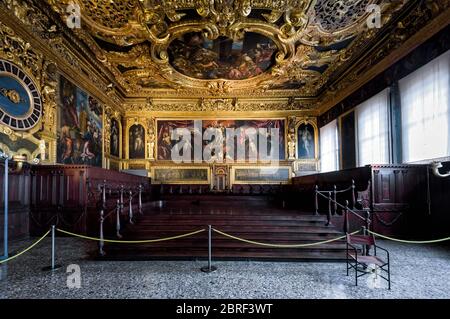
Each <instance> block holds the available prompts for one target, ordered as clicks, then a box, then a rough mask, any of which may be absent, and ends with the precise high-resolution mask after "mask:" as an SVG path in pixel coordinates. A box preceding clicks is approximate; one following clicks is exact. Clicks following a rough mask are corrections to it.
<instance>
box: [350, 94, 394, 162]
mask: <svg viewBox="0 0 450 319" xmlns="http://www.w3.org/2000/svg"><path fill="white" fill-rule="evenodd" d="M388 93H389V91H388V89H386V90H384V91H382V92H381V93H379V94H377V95H375V96H374V97H372V98H370V99H369V100H367V101H365V102H364V103H362V104H360V105H358V107H357V108H356V123H357V124H356V125H357V128H358V131H357V132H358V135H357V140H358V142H357V146H358V163H359V166H364V165H368V164H389V115H388V114H389V113H388V105H389V104H388V98H389V94H388Z"/></svg>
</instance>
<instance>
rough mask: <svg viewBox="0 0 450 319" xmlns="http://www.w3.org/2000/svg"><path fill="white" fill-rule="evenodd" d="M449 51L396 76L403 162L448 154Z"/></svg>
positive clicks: (449, 140)
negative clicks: (400, 117)
mask: <svg viewBox="0 0 450 319" xmlns="http://www.w3.org/2000/svg"><path fill="white" fill-rule="evenodd" d="M449 70H450V51H448V52H447V53H444V54H443V55H441V56H440V57H438V58H437V59H435V60H433V61H431V62H430V63H428V64H426V65H425V66H423V67H422V68H420V69H418V70H417V71H415V72H414V73H412V74H410V75H408V76H407V77H405V78H403V79H402V80H400V82H399V84H400V97H401V111H402V145H403V162H405V163H410V162H415V161H421V160H429V159H434V158H439V157H445V156H449V155H450V138H449V135H450V132H449V127H450V107H449V86H450V77H449Z"/></svg>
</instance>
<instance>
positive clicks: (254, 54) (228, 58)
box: [168, 32, 278, 80]
mask: <svg viewBox="0 0 450 319" xmlns="http://www.w3.org/2000/svg"><path fill="white" fill-rule="evenodd" d="M277 50H278V48H277V46H276V45H275V44H274V42H273V41H272V40H271V39H269V38H268V37H266V36H264V35H262V34H259V33H254V32H246V33H245V34H244V36H243V38H242V39H240V40H233V39H231V38H228V37H224V36H220V37H218V38H217V39H215V40H209V39H207V38H205V37H204V36H203V34H202V33H200V32H191V33H187V34H184V35H183V36H181V37H180V38H178V39H176V40H174V41H173V42H172V43H171V44H170V45H169V48H168V53H169V59H170V60H169V61H170V63H171V65H172V66H173V67H174V68H175V69H176V70H177V71H178V72H180V73H182V74H184V75H187V76H189V77H193V78H197V79H208V80H211V79H227V80H242V79H249V78H252V77H255V76H257V75H259V74H261V73H263V72H265V71H267V70H268V69H269V68H271V67H272V66H273V65H274V64H275V53H276V52H277Z"/></svg>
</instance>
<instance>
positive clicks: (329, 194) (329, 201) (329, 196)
mask: <svg viewBox="0 0 450 319" xmlns="http://www.w3.org/2000/svg"><path fill="white" fill-rule="evenodd" d="M330 225H331V192H328V215H327V226H330Z"/></svg>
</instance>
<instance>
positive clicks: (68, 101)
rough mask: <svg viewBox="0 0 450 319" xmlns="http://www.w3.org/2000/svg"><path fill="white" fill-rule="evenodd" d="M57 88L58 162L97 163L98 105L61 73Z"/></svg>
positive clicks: (99, 141)
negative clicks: (58, 100)
mask: <svg viewBox="0 0 450 319" xmlns="http://www.w3.org/2000/svg"><path fill="white" fill-rule="evenodd" d="M59 88H60V90H59V97H60V112H59V114H60V117H59V132H58V150H57V157H58V163H62V164H86V165H92V166H98V167H101V166H102V159H103V142H102V141H103V136H102V129H103V123H102V115H103V109H102V106H101V105H100V104H99V102H98V101H97V100H96V99H95V98H93V97H92V96H90V95H88V94H87V93H86V92H84V91H82V90H81V89H80V88H78V87H77V86H75V85H74V84H72V83H71V82H70V81H68V80H67V79H65V78H64V77H63V76H61V77H60V87H59Z"/></svg>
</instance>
